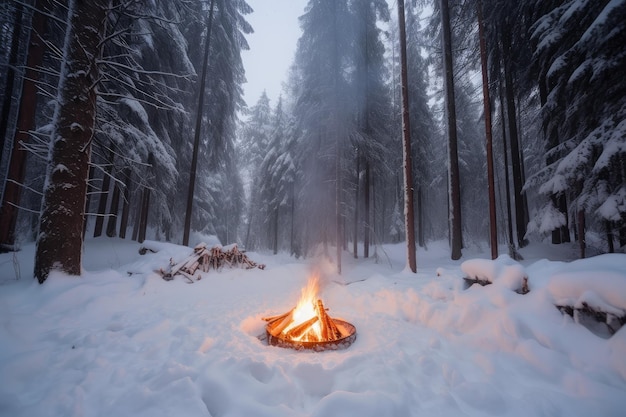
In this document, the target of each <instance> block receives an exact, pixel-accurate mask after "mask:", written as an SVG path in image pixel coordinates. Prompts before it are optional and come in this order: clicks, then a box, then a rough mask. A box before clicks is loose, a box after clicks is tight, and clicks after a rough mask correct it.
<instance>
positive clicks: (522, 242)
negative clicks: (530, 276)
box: [502, 25, 528, 248]
mask: <svg viewBox="0 0 626 417" xmlns="http://www.w3.org/2000/svg"><path fill="white" fill-rule="evenodd" d="M505 26H506V25H503V26H502V42H503V49H504V84H505V97H506V109H507V116H508V127H509V138H510V140H511V167H512V169H513V198H514V201H515V229H516V233H517V245H518V246H519V247H520V248H523V247H524V246H526V244H527V243H528V241H527V240H526V239H525V235H526V222H525V221H524V219H525V217H527V215H526V213H525V211H524V196H523V195H522V187H523V185H524V184H523V182H522V165H521V161H520V144H519V138H518V135H517V115H516V110H515V91H514V88H513V74H512V68H511V62H512V60H513V58H512V51H511V47H512V45H511V36H510V33H509V30H510V29H508V28H507V27H505Z"/></svg>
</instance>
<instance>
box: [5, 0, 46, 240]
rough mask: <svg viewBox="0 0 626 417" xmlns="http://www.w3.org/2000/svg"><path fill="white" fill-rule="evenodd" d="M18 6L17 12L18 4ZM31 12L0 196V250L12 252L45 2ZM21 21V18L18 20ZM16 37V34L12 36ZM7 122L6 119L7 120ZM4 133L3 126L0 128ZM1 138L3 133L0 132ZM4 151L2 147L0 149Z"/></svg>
mask: <svg viewBox="0 0 626 417" xmlns="http://www.w3.org/2000/svg"><path fill="white" fill-rule="evenodd" d="M18 7H19V8H20V10H21V7H22V6H20V5H18ZM35 7H36V10H35V11H34V13H33V21H32V29H31V36H30V42H29V44H28V57H27V59H26V71H25V73H24V79H23V82H22V95H21V98H20V104H19V106H20V107H19V109H18V116H17V127H16V129H15V135H14V136H13V149H12V151H11V157H10V160H9V168H8V173H7V180H6V183H5V188H4V192H3V193H2V206H1V207H0V250H2V248H4V249H5V250H6V249H9V250H10V249H12V248H13V246H14V244H15V225H16V224H17V215H18V206H19V204H20V199H21V196H22V183H23V182H24V178H25V176H26V155H27V151H26V150H25V149H23V148H22V145H21V143H28V142H29V141H30V140H29V138H30V137H29V134H30V133H29V132H30V131H32V130H34V126H35V108H36V106H37V82H38V80H39V70H38V68H39V67H40V66H41V64H42V62H43V57H44V53H45V52H46V44H45V42H44V40H43V39H42V38H41V36H43V34H44V33H45V31H46V26H47V22H48V18H47V17H46V14H47V13H48V12H49V10H50V3H49V0H38V1H37V2H36V4H35ZM20 20H21V19H20ZM15 35H18V34H17V33H16V34H14V36H15ZM8 87H9V86H8V85H7V87H6V89H5V94H6V95H7V97H9V98H10V97H11V95H12V88H11V90H9V89H8ZM7 122H8V120H7ZM4 129H5V130H6V127H4ZM0 134H2V138H4V137H5V133H4V132H0ZM3 148H4V146H3Z"/></svg>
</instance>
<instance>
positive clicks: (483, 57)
mask: <svg viewBox="0 0 626 417" xmlns="http://www.w3.org/2000/svg"><path fill="white" fill-rule="evenodd" d="M476 11H477V18H478V36H479V42H480V63H481V72H482V81H483V105H484V113H483V114H484V118H485V142H486V147H487V183H488V187H489V189H488V193H489V243H490V246H491V259H496V258H497V257H498V228H497V224H498V223H497V220H496V191H495V180H494V169H493V137H492V125H491V96H490V94H489V65H488V62H487V41H486V38H485V28H484V19H483V5H482V1H480V0H479V1H478V2H477V3H476Z"/></svg>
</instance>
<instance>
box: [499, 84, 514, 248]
mask: <svg viewBox="0 0 626 417" xmlns="http://www.w3.org/2000/svg"><path fill="white" fill-rule="evenodd" d="M504 113H505V112H504V92H503V91H502V85H500V119H501V123H502V146H503V152H502V153H503V154H504V189H505V191H506V218H507V232H508V241H509V252H510V253H509V255H510V256H511V258H514V256H513V254H514V253H516V248H515V241H514V240H513V215H512V213H511V180H510V179H509V149H508V144H507V141H506V122H505V114H504Z"/></svg>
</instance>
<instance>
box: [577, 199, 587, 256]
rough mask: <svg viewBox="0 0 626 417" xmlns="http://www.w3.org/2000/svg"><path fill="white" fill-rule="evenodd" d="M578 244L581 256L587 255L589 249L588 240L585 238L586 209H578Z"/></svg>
mask: <svg viewBox="0 0 626 417" xmlns="http://www.w3.org/2000/svg"><path fill="white" fill-rule="evenodd" d="M576 223H577V226H578V246H579V248H580V258H581V259H583V258H584V257H585V249H587V242H586V240H585V227H586V225H585V210H584V209H578V221H577V222H576Z"/></svg>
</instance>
